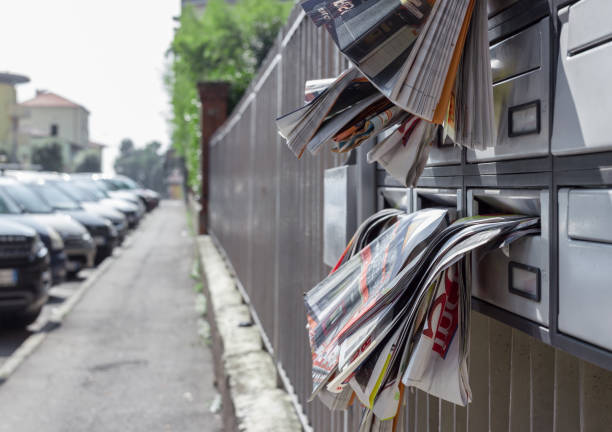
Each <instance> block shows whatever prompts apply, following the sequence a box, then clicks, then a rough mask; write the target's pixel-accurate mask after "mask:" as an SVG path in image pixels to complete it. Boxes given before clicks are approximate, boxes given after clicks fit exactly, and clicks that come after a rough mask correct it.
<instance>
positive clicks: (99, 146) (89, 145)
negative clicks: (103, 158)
mask: <svg viewBox="0 0 612 432" xmlns="http://www.w3.org/2000/svg"><path fill="white" fill-rule="evenodd" d="M87 147H89V148H95V149H97V148H100V149H103V148H105V147H106V144H102V143H97V142H93V141H89V144H87Z"/></svg>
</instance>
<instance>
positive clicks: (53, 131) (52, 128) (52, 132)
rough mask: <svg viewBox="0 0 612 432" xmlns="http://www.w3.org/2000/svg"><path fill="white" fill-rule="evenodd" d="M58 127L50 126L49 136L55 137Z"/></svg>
mask: <svg viewBox="0 0 612 432" xmlns="http://www.w3.org/2000/svg"><path fill="white" fill-rule="evenodd" d="M58 130H59V127H58V126H57V125H56V124H52V125H51V136H57V132H58Z"/></svg>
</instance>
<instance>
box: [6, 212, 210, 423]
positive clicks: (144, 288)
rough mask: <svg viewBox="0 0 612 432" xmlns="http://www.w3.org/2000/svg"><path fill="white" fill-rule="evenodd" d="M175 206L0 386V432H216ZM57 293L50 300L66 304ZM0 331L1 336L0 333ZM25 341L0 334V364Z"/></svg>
mask: <svg viewBox="0 0 612 432" xmlns="http://www.w3.org/2000/svg"><path fill="white" fill-rule="evenodd" d="M191 242H192V240H191V238H190V236H189V235H188V233H187V227H186V217H185V211H184V207H183V205H182V204H181V203H179V202H164V203H163V205H162V207H161V208H160V209H158V210H156V211H155V212H154V213H153V214H152V215H149V216H148V217H147V219H146V220H145V221H144V223H143V226H142V227H141V228H140V229H139V230H138V231H137V232H136V233H135V234H134V236H133V238H132V242H131V246H130V247H129V248H127V249H125V250H124V251H123V253H122V254H121V256H120V257H119V258H117V259H115V260H114V261H113V262H112V264H111V266H110V267H109V268H108V270H107V271H106V272H105V273H104V274H102V275H101V276H100V277H99V278H98V279H97V280H96V281H95V283H94V284H93V285H92V286H91V287H90V288H89V290H88V291H87V292H86V293H85V295H84V297H83V298H82V300H81V301H80V302H79V303H78V304H77V305H76V307H75V308H74V309H73V310H72V311H71V313H70V314H69V315H68V316H67V317H66V319H65V320H64V322H63V324H62V325H61V327H59V328H57V329H55V330H53V331H52V332H50V334H49V335H48V337H47V338H46V339H45V340H44V341H43V342H42V344H41V346H40V347H39V348H38V349H37V350H36V351H35V352H34V353H33V354H32V355H31V356H30V357H28V358H27V359H26V360H25V361H24V362H23V364H22V365H21V366H20V367H19V369H17V371H16V372H15V373H14V374H13V375H12V376H11V377H10V378H9V379H8V380H7V381H6V382H5V383H4V384H2V385H0V431H1V432H4V431H10V432H30V431H45V432H68V431H105V432H106V431H181V432H182V431H185V432H189V431H219V430H221V421H220V419H219V417H218V415H215V414H213V413H211V412H210V406H211V403H212V402H213V400H215V398H216V397H217V394H216V391H215V389H214V387H213V367H212V358H211V354H210V352H209V350H208V348H207V347H206V345H205V344H204V343H203V342H202V340H201V339H200V337H199V336H198V333H197V324H198V313H197V312H196V310H195V292H194V290H193V287H194V285H195V282H194V281H193V280H192V279H191V277H190V273H191V270H192V264H193V256H192V253H193V248H192V243H191ZM71 287H72V286H71V285H66V286H64V285H62V286H61V287H60V289H59V290H56V295H57V296H59V297H60V300H57V299H56V300H55V301H61V296H63V295H68V296H69V295H70V290H71V289H72V288H71ZM0 332H1V330H0ZM28 334H29V333H28V332H14V333H13V334H10V333H9V334H7V333H4V334H2V333H0V363H1V362H2V355H5V356H6V355H8V354H9V353H10V352H11V351H12V350H14V349H15V346H18V345H19V343H20V341H22V340H23V339H24V338H25V337H27V336H28Z"/></svg>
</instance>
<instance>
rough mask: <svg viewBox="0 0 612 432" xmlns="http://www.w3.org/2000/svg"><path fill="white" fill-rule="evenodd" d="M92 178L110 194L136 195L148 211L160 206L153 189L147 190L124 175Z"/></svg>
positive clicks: (95, 176)
mask: <svg viewBox="0 0 612 432" xmlns="http://www.w3.org/2000/svg"><path fill="white" fill-rule="evenodd" d="M90 178H91V179H92V180H94V181H96V183H98V184H100V185H103V187H104V188H105V189H106V190H107V191H109V193H122V192H123V193H124V192H126V191H127V192H131V193H135V194H136V195H137V196H138V197H139V198H140V199H141V201H142V202H143V204H144V205H145V207H146V209H147V211H151V210H153V209H154V208H156V207H157V206H158V205H159V201H160V196H159V194H158V193H157V192H155V191H154V190H151V189H146V188H144V187H143V186H142V185H140V184H138V183H137V182H135V181H134V180H132V179H131V178H129V177H126V176H124V175H114V176H104V175H101V174H91V175H90Z"/></svg>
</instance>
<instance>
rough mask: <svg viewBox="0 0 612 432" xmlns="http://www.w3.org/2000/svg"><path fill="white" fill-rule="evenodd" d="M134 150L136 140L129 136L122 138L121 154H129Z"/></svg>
mask: <svg viewBox="0 0 612 432" xmlns="http://www.w3.org/2000/svg"><path fill="white" fill-rule="evenodd" d="M132 150H134V141H132V140H131V139H129V138H124V139H122V140H121V144H120V145H119V151H120V152H121V154H122V155H123V154H128V153H130V152H131V151H132Z"/></svg>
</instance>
